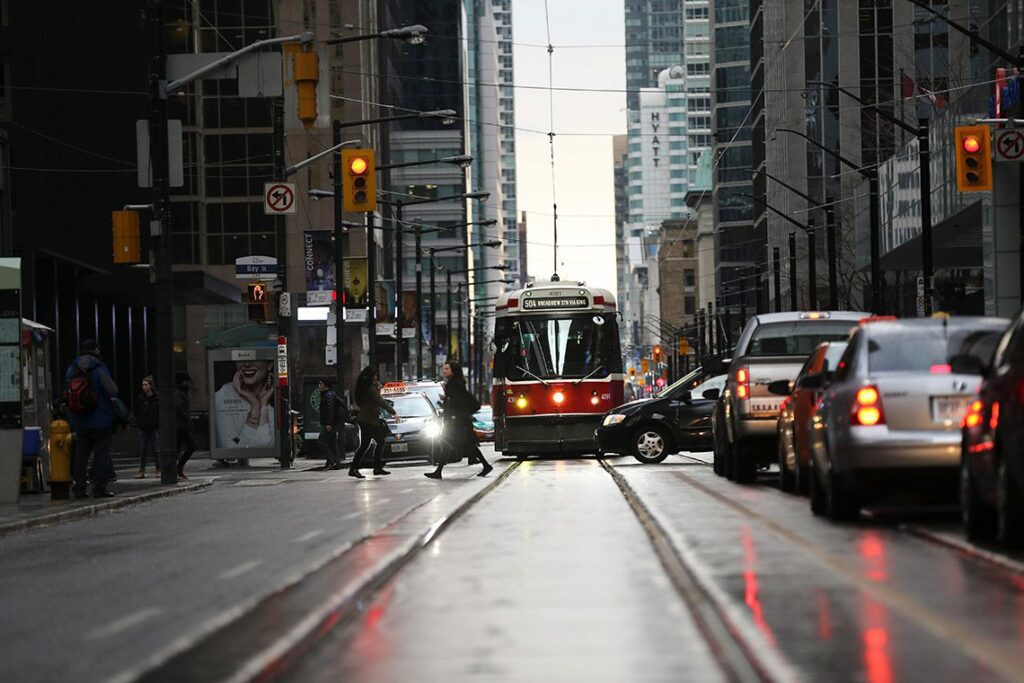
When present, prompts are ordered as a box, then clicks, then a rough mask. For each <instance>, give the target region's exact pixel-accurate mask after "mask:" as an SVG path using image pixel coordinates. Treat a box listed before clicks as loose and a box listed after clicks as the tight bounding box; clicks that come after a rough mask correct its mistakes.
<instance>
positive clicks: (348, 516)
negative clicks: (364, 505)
mask: <svg viewBox="0 0 1024 683" xmlns="http://www.w3.org/2000/svg"><path fill="white" fill-rule="evenodd" d="M364 514H365V513H364V512H362V511H360V512H350V513H349V514H347V515H345V516H344V517H342V518H341V519H342V520H346V519H355V518H356V517H362V516H363V515H364Z"/></svg>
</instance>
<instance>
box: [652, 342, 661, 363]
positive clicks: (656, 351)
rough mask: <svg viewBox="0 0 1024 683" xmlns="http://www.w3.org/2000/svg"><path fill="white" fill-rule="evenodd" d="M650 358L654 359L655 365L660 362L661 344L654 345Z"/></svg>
mask: <svg viewBox="0 0 1024 683" xmlns="http://www.w3.org/2000/svg"><path fill="white" fill-rule="evenodd" d="M651 356H652V357H653V358H654V362H655V363H660V362H661V344H655V345H654V349H652V351H651Z"/></svg>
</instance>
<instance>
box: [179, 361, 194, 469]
mask: <svg viewBox="0 0 1024 683" xmlns="http://www.w3.org/2000/svg"><path fill="white" fill-rule="evenodd" d="M174 381H175V383H176V384H177V385H178V386H177V391H176V392H175V395H174V426H175V433H176V436H177V444H178V448H177V451H178V478H179V479H188V477H186V476H185V464H186V463H188V459H189V458H191V457H192V454H193V453H195V452H196V440H195V438H193V436H192V403H191V399H190V398H189V395H188V393H189V391H191V390H192V377H191V375H189V374H188V373H187V372H179V373H178V374H177V375H175V377H174Z"/></svg>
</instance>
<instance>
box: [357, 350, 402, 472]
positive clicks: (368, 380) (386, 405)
mask: <svg viewBox="0 0 1024 683" xmlns="http://www.w3.org/2000/svg"><path fill="white" fill-rule="evenodd" d="M355 399H356V404H357V405H358V406H359V414H358V415H357V416H356V422H357V423H358V424H359V434H360V440H361V443H360V444H359V448H358V449H357V450H356V452H355V456H354V457H353V459H352V466H351V467H349V468H348V476H350V477H355V478H357V479H363V478H364V477H363V475H361V474H360V473H359V467H360V465H361V464H362V462H363V458H364V457H365V456H366V453H367V451H369V450H370V449H371V448H372V449H373V473H374V474H378V475H384V474H391V473H390V472H388V471H387V470H385V469H384V443H385V441H386V440H387V438H388V436H390V435H391V430H390V429H388V426H387V423H385V422H384V418H383V416H384V415H394V414H395V409H394V407H393V406H392V405H391V402H390V401H386V400H384V399H383V398H381V396H380V378H379V377H378V376H377V368H375V367H373V366H367V367H365V368H363V371H362V372H360V373H359V377H357V378H356V389H355Z"/></svg>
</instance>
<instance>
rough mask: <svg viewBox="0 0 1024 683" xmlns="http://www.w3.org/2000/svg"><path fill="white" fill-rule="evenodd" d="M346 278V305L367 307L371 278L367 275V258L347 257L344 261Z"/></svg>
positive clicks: (343, 269)
mask: <svg viewBox="0 0 1024 683" xmlns="http://www.w3.org/2000/svg"><path fill="white" fill-rule="evenodd" d="M342 272H343V275H344V278H345V280H344V281H345V305H346V306H349V307H365V306H366V305H368V303H369V300H370V297H369V296H367V292H368V291H369V287H368V285H369V282H368V280H369V278H368V277H367V274H366V273H367V268H366V259H365V258H346V259H345V260H344V262H343V263H342Z"/></svg>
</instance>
